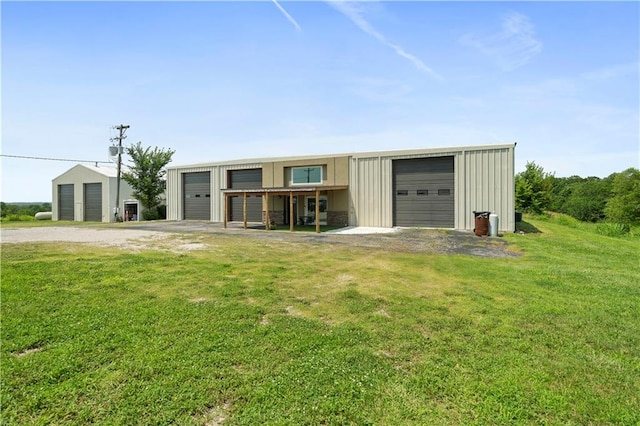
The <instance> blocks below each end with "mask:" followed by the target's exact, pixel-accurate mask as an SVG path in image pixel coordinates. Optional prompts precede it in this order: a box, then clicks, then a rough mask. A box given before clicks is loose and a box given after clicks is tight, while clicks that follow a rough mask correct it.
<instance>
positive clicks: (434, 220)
mask: <svg viewBox="0 0 640 426" xmlns="http://www.w3.org/2000/svg"><path fill="white" fill-rule="evenodd" d="M453 190H454V173H453V157H452V156H448V157H434V158H417V159H410V160H394V161H393V193H394V195H393V197H394V205H393V217H394V225H395V226H427V227H434V228H453V226H454V192H453Z"/></svg>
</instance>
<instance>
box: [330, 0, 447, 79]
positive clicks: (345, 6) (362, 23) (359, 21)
mask: <svg viewBox="0 0 640 426" xmlns="http://www.w3.org/2000/svg"><path fill="white" fill-rule="evenodd" d="M327 3H328V4H329V5H331V6H332V7H333V8H334V9H336V10H337V11H339V12H340V13H342V14H343V15H345V16H346V17H347V18H349V19H350V20H351V21H352V22H353V23H354V24H356V26H357V27H358V28H360V29H361V30H362V31H363V32H365V33H367V34H369V35H370V36H372V37H373V38H375V39H376V40H378V41H379V42H380V43H382V44H384V45H385V46H387V47H389V48H391V49H393V50H394V51H395V52H396V54H397V55H398V56H400V57H402V58H404V59H407V60H408V61H409V62H411V63H412V64H413V65H414V66H415V67H416V68H418V69H419V70H420V71H422V72H424V73H426V74H429V75H431V76H432V77H434V78H436V79H438V80H442V77H440V75H438V74H437V73H436V72H435V71H434V70H432V69H431V68H429V67H428V66H427V65H426V64H425V63H424V62H422V61H421V60H420V59H419V58H418V57H416V56H415V55H412V54H411V53H409V52H407V51H406V50H404V49H403V48H402V47H401V46H398V45H397V44H394V43H391V42H390V41H389V40H387V38H386V37H385V36H384V35H383V34H381V33H379V32H378V31H376V29H375V28H373V26H372V25H371V24H370V23H369V21H367V20H366V19H365V17H364V16H363V15H364V10H363V9H362V7H361V6H362V4H361V3H354V2H349V1H328V2H327Z"/></svg>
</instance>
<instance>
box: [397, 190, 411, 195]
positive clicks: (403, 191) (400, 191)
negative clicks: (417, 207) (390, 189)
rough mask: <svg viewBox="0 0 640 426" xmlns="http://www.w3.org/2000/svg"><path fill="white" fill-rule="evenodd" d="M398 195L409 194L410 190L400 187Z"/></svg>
mask: <svg viewBox="0 0 640 426" xmlns="http://www.w3.org/2000/svg"><path fill="white" fill-rule="evenodd" d="M396 195H409V191H408V190H406V189H398V190H397V191H396Z"/></svg>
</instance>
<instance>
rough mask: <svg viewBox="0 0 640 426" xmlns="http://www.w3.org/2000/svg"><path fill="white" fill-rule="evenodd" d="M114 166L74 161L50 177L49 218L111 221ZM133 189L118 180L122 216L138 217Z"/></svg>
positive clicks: (138, 210) (113, 198)
mask: <svg viewBox="0 0 640 426" xmlns="http://www.w3.org/2000/svg"><path fill="white" fill-rule="evenodd" d="M117 185H118V179H117V170H116V169H115V168H113V167H94V166H87V165H84V164H77V165H75V166H73V167H72V168H71V169H69V170H67V171H66V172H64V173H63V174H61V175H60V176H58V177H56V178H54V179H53V180H52V188H51V189H52V203H51V208H52V219H53V220H71V221H76V222H113V221H114V218H115V211H114V209H115V206H116V191H117ZM132 193H133V190H132V189H131V187H130V186H129V184H127V183H126V182H125V181H124V180H122V179H121V181H120V197H119V198H120V199H119V203H118V206H119V209H120V217H121V218H123V219H124V220H139V218H140V213H141V208H142V206H141V205H140V203H139V202H138V201H137V200H135V199H134V198H133V195H132Z"/></svg>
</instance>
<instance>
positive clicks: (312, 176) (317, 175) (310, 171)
mask: <svg viewBox="0 0 640 426" xmlns="http://www.w3.org/2000/svg"><path fill="white" fill-rule="evenodd" d="M291 183H292V184H294V185H303V184H306V183H319V184H321V183H322V166H313V167H293V168H291Z"/></svg>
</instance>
